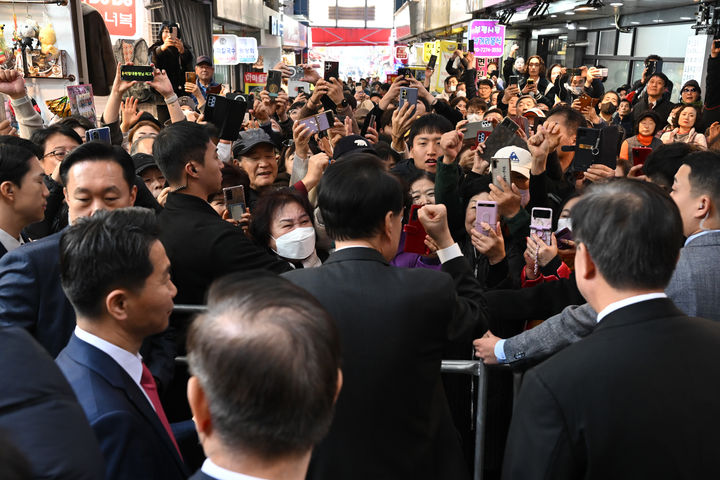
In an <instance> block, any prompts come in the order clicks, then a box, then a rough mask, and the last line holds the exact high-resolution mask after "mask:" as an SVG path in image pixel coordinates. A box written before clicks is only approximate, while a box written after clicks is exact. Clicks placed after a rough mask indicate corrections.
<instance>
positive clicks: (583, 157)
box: [572, 127, 600, 172]
mask: <svg viewBox="0 0 720 480" xmlns="http://www.w3.org/2000/svg"><path fill="white" fill-rule="evenodd" d="M574 150H575V156H574V157H573V161H572V171H574V172H585V171H587V169H588V168H590V165H592V164H593V163H599V162H598V159H599V157H600V129H597V128H584V127H580V128H578V130H577V137H576V139H575V147H574Z"/></svg>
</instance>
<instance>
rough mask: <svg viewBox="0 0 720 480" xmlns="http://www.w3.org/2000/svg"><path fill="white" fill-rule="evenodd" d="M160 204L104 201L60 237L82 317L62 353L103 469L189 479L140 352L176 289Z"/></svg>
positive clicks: (118, 474)
mask: <svg viewBox="0 0 720 480" xmlns="http://www.w3.org/2000/svg"><path fill="white" fill-rule="evenodd" d="M158 234H159V232H158V225H157V221H156V219H155V214H154V213H153V212H152V211H150V210H146V209H142V208H123V209H118V210H114V211H112V212H105V211H99V212H96V213H95V215H93V216H92V217H85V218H82V219H79V220H77V221H76V222H75V223H74V225H73V226H71V227H70V228H69V229H67V230H66V231H65V232H63V235H62V237H61V239H60V275H61V280H62V286H63V289H64V290H65V293H66V294H67V298H68V299H69V300H70V302H71V303H72V305H73V307H74V308H75V312H76V314H77V326H76V327H75V330H74V332H73V334H72V336H71V338H70V341H69V343H68V345H67V346H66V347H65V348H64V349H63V350H62V352H60V355H58V357H57V359H56V362H57V364H58V366H59V367H60V369H61V370H62V372H63V373H64V374H65V377H66V378H67V379H68V382H69V383H70V386H71V387H72V388H73V390H74V391H75V394H76V395H77V397H78V400H79V402H80V405H81V406H82V408H83V410H84V411H85V415H86V416H87V418H88V420H89V422H90V426H91V427H92V429H93V431H94V432H95V435H96V437H97V439H98V442H99V444H100V449H101V450H102V453H103V456H104V458H105V466H106V478H108V479H128V478H162V479H165V480H173V479H178V480H179V479H185V478H187V476H188V472H187V469H186V467H185V464H184V462H183V460H182V457H181V456H180V452H179V449H178V446H177V443H176V441H175V437H174V436H173V434H172V431H171V429H170V425H169V423H168V420H167V418H166V416H165V412H164V411H163V408H162V405H161V404H160V399H159V395H158V391H157V386H156V384H155V381H154V379H153V377H152V374H151V373H150V370H149V369H148V368H147V366H146V365H145V364H144V363H143V361H142V357H141V356H140V354H139V351H140V346H141V345H142V343H143V340H144V339H145V338H146V337H148V336H150V335H153V334H157V333H159V332H163V331H164V330H165V329H166V328H167V326H168V319H169V318H170V313H171V312H172V309H173V297H174V296H175V294H176V293H177V289H176V288H175V285H173V283H172V281H171V280H170V261H169V260H168V258H167V255H166V254H165V249H164V248H163V245H162V243H160V241H159V240H158Z"/></svg>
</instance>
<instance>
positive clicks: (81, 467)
mask: <svg viewBox="0 0 720 480" xmlns="http://www.w3.org/2000/svg"><path fill="white" fill-rule="evenodd" d="M0 365H3V373H2V375H0V392H2V395H0V432H3V433H5V434H7V437H8V439H9V440H11V441H12V443H13V444H14V445H15V446H16V447H17V448H18V450H19V451H20V453H21V454H22V455H23V456H24V457H26V458H28V459H30V460H32V462H31V469H32V474H33V475H34V477H33V478H44V479H48V480H51V479H53V480H62V479H67V478H74V479H77V480H101V479H103V478H105V468H104V465H103V459H102V454H101V453H100V448H99V447H98V443H97V440H96V439H95V435H93V431H92V430H91V429H90V425H89V424H88V421H87V419H86V418H85V413H84V412H83V411H82V408H80V405H79V404H78V402H77V399H76V398H75V394H74V393H73V391H72V389H71V388H70V385H68V382H67V380H65V377H64V376H63V374H62V372H60V369H59V368H58V367H57V365H55V363H54V362H53V359H52V358H51V357H50V355H48V354H47V352H46V351H45V349H44V348H42V347H41V346H40V345H38V343H37V342H36V341H35V340H33V338H32V337H31V336H30V334H29V333H27V332H26V331H25V330H23V329H22V328H19V327H7V328H0ZM68 439H71V441H68ZM0 450H2V447H0ZM0 457H2V454H0ZM2 464H3V459H2V458H0V465H2ZM0 478H3V479H6V478H9V477H6V476H3V475H2V467H0Z"/></svg>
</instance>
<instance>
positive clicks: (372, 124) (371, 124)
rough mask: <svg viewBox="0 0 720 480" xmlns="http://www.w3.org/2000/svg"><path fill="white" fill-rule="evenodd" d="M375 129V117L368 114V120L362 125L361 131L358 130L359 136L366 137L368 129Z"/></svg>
mask: <svg viewBox="0 0 720 480" xmlns="http://www.w3.org/2000/svg"><path fill="white" fill-rule="evenodd" d="M371 127H372V128H375V115H374V114H372V113H371V114H370V118H369V119H368V120H367V121H366V122H365V123H364V124H363V127H362V129H361V130H360V136H363V137H364V136H365V135H367V131H368V128H371Z"/></svg>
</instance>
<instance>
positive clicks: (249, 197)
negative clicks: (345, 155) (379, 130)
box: [232, 128, 364, 211]
mask: <svg viewBox="0 0 720 480" xmlns="http://www.w3.org/2000/svg"><path fill="white" fill-rule="evenodd" d="M358 138H362V137H358ZM363 140H364V139H363ZM276 148H277V145H276V143H275V142H274V141H273V140H272V138H271V137H270V135H268V133H267V131H266V130H265V129H263V128H253V129H250V130H246V131H244V132H240V136H239V137H238V139H237V141H236V142H235V143H234V144H233V147H232V152H233V159H234V160H235V163H236V164H237V165H238V166H239V167H241V168H242V169H243V170H245V172H246V173H247V174H248V177H249V179H250V188H249V189H248V191H247V192H246V193H245V200H246V202H247V206H248V207H249V208H250V211H252V210H253V207H254V206H255V202H257V199H258V197H259V196H260V193H261V192H262V190H264V189H266V188H269V187H272V186H273V185H274V184H275V180H276V179H277V174H278V163H277V157H276V155H275V154H276ZM328 163H329V158H328V157H327V155H325V154H318V155H313V156H312V157H310V158H309V159H308V161H307V172H306V173H305V176H304V177H303V179H302V180H301V181H299V182H296V183H295V184H294V185H292V188H294V189H295V190H297V191H299V192H300V193H302V194H304V195H305V196H307V194H308V192H309V191H310V190H312V189H313V188H315V186H316V185H317V184H318V183H320V178H321V177H322V174H323V172H324V171H325V168H326V167H327V165H328Z"/></svg>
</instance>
